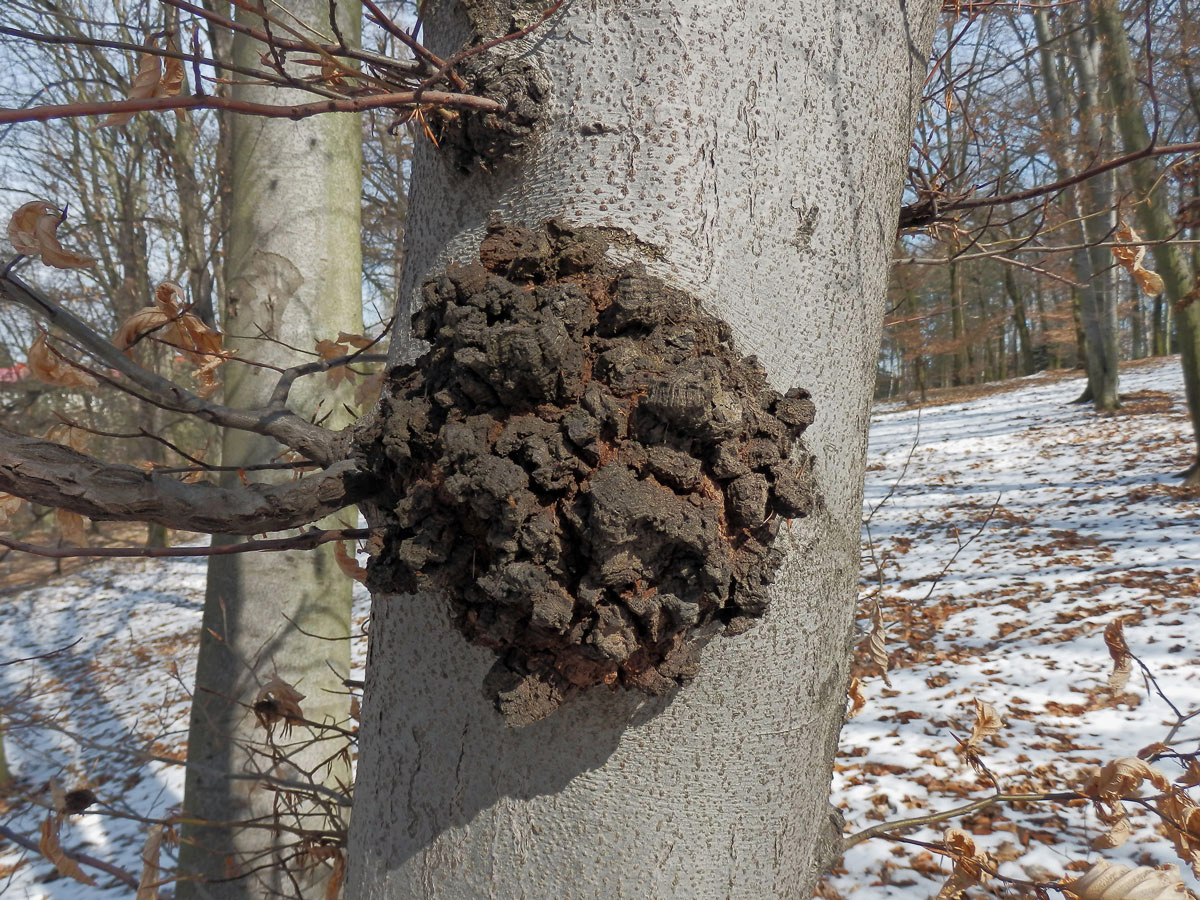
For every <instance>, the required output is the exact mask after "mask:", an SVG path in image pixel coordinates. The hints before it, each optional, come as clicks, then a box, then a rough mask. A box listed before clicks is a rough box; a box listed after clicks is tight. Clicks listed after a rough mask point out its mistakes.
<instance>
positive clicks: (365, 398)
mask: <svg viewBox="0 0 1200 900" xmlns="http://www.w3.org/2000/svg"><path fill="white" fill-rule="evenodd" d="M382 388H383V373H382V372H376V373H375V374H374V375H368V376H367V377H366V378H364V379H363V380H362V381H360V382H359V383H358V387H356V388H355V389H354V405H355V406H357V407H358V408H359V409H362V408H363V407H365V406H369V405H370V404H372V403H374V402H375V400H376V398H378V397H379V392H380V390H382Z"/></svg>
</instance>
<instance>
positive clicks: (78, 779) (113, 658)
mask: <svg viewBox="0 0 1200 900" xmlns="http://www.w3.org/2000/svg"><path fill="white" fill-rule="evenodd" d="M1081 390H1082V380H1081V379H1080V378H1078V377H1063V376H1061V375H1053V376H1049V375H1044V376H1033V377H1030V378H1026V379H1020V380H1017V381H1012V382H1008V383H1006V384H1004V385H1002V386H1000V387H999V388H997V387H996V386H989V387H988V388H987V390H985V391H980V392H978V394H976V395H974V396H961V395H959V396H955V397H952V398H941V401H947V400H949V401H950V402H939V399H938V398H936V397H933V398H931V401H932V402H931V403H929V404H927V405H925V406H924V407H923V408H919V409H918V408H916V407H908V406H904V405H899V404H887V405H882V406H880V407H878V408H877V409H876V411H875V413H874V415H873V418H872V425H871V443H870V450H869V471H868V475H867V488H866V498H865V501H864V517H867V518H869V523H870V524H869V529H864V544H863V548H864V554H863V576H862V595H863V598H864V604H863V608H862V610H861V615H860V619H859V625H860V628H861V629H862V630H863V632H864V633H865V631H866V630H867V629H869V627H870V626H869V609H870V604H871V603H872V602H873V600H874V598H876V597H878V599H879V600H880V601H881V608H882V613H883V620H884V622H885V624H886V626H887V630H886V634H887V641H886V649H887V651H888V653H889V656H890V671H889V673H888V679H889V681H890V684H888V683H885V682H884V680H883V678H882V677H881V676H880V671H879V669H878V667H877V666H875V665H874V664H873V663H871V662H870V661H869V660H868V658H867V656H866V655H865V653H862V652H860V654H859V656H860V657H861V658H860V660H859V662H857V663H856V666H855V672H856V675H857V677H858V679H859V688H858V691H859V692H860V693H861V695H862V696H863V698H865V700H864V702H862V703H861V706H860V708H858V709H857V710H856V712H855V714H854V716H853V717H852V718H850V719H849V721H848V723H847V726H846V728H845V729H844V731H843V733H842V740H841V747H840V750H839V754H838V759H837V763H836V771H835V775H834V802H835V803H836V804H837V805H839V806H841V807H842V808H843V810H844V812H845V815H846V820H847V831H846V833H847V834H854V833H857V832H859V831H861V830H862V829H865V828H869V827H871V826H875V825H879V824H880V823H882V822H891V821H896V820H900V819H905V818H909V817H919V816H925V815H929V814H930V813H935V812H938V811H942V810H947V809H950V808H954V807H957V806H961V805H964V804H967V803H970V802H972V801H974V800H978V799H982V798H985V797H987V796H988V795H989V794H990V793H992V792H993V791H994V788H993V787H992V785H991V784H990V782H989V781H988V780H987V778H986V777H985V776H982V775H980V774H978V773H977V772H976V771H975V770H973V769H972V768H971V767H970V766H969V765H967V764H966V763H965V762H964V761H963V760H962V759H961V758H960V757H959V756H958V755H957V754H956V753H955V747H956V746H957V745H958V739H960V738H966V736H967V735H968V734H970V732H971V727H972V723H973V721H974V718H975V712H974V710H975V706H974V703H973V701H974V700H975V699H978V700H981V701H984V702H986V703H989V704H992V705H993V706H994V707H995V708H996V710H997V711H998V713H999V715H1000V717H1001V719H1002V720H1003V726H1002V727H1001V728H1000V730H999V731H998V732H997V733H996V734H995V735H994V736H992V737H990V738H987V739H986V740H984V741H983V743H982V745H981V747H982V751H983V762H984V763H985V765H986V766H987V770H988V771H989V772H990V773H992V775H993V776H994V777H995V778H996V779H997V781H998V782H999V785H1000V788H1001V789H1002V790H1004V791H1008V792H1015V791H1029V792H1037V791H1053V790H1065V789H1070V788H1073V787H1076V786H1078V781H1077V776H1076V773H1077V772H1078V771H1079V770H1081V769H1083V768H1085V767H1087V766H1095V765H1100V764H1102V763H1105V762H1108V761H1110V760H1112V759H1115V758H1117V757H1122V756H1130V755H1134V754H1136V753H1137V751H1138V750H1139V749H1141V748H1143V747H1145V746H1147V745H1149V744H1151V743H1153V742H1155V741H1158V740H1161V739H1162V738H1163V737H1164V735H1165V734H1166V733H1167V731H1168V729H1169V728H1170V725H1171V724H1172V723H1173V722H1174V721H1175V719H1176V713H1175V712H1173V711H1172V709H1171V707H1170V706H1169V705H1168V704H1167V703H1166V702H1164V700H1163V699H1162V698H1161V697H1159V696H1157V695H1156V694H1155V692H1154V690H1153V689H1152V688H1151V687H1150V686H1149V683H1148V682H1146V681H1145V679H1143V678H1142V677H1140V675H1139V674H1138V673H1137V672H1135V675H1134V677H1133V678H1132V679H1130V681H1129V683H1128V685H1126V686H1125V688H1124V689H1123V691H1121V692H1120V693H1118V694H1114V693H1113V692H1112V691H1110V690H1109V689H1108V687H1107V679H1108V674H1109V671H1110V670H1111V667H1112V662H1111V659H1110V657H1109V653H1108V651H1107V649H1106V647H1105V643H1104V638H1103V632H1104V629H1105V626H1106V625H1108V624H1109V623H1110V622H1112V621H1113V620H1114V619H1116V618H1123V619H1124V622H1125V636H1126V639H1127V640H1128V643H1129V646H1130V649H1131V650H1132V652H1133V653H1134V654H1136V655H1137V657H1138V658H1139V659H1140V660H1141V661H1142V662H1143V663H1144V664H1145V665H1146V666H1147V667H1148V669H1149V671H1150V672H1151V673H1153V675H1154V676H1155V678H1157V681H1158V685H1159V687H1160V688H1161V690H1162V693H1163V694H1164V695H1165V697H1166V698H1167V699H1168V700H1170V701H1171V702H1172V703H1174V704H1175V706H1176V707H1178V709H1179V710H1180V711H1181V712H1183V713H1186V712H1188V711H1190V710H1192V709H1195V708H1196V707H1197V706H1198V705H1200V603H1197V600H1196V598H1197V596H1198V595H1200V568H1198V566H1197V561H1198V560H1200V494H1197V493H1196V492H1191V491H1187V490H1184V489H1182V488H1180V487H1179V486H1178V481H1177V480H1176V479H1175V477H1174V475H1175V473H1177V472H1179V471H1180V470H1182V469H1183V468H1184V467H1185V466H1186V465H1187V464H1188V462H1189V455H1190V453H1191V449H1192V441H1191V434H1190V428H1189V425H1188V421H1187V416H1186V410H1185V407H1184V405H1183V401H1182V381H1181V377H1180V373H1179V364H1178V361H1177V360H1174V359H1169V360H1159V361H1154V362H1151V363H1139V364H1133V365H1130V366H1128V367H1126V368H1124V369H1123V370H1122V391H1123V393H1124V394H1126V395H1127V400H1126V402H1125V404H1124V407H1123V409H1122V410H1121V411H1119V412H1118V413H1116V414H1113V415H1098V414H1096V413H1094V412H1092V411H1091V410H1090V409H1089V408H1087V407H1082V406H1078V405H1074V404H1072V403H1071V401H1072V400H1073V399H1074V398H1075V397H1077V396H1078V395H1079V393H1080V391H1081ZM22 565H23V563H22V561H21V560H20V559H18V558H17V557H16V555H15V554H14V555H10V556H9V557H6V558H5V559H4V560H2V561H0V648H2V649H0V717H2V718H0V721H2V722H3V724H4V728H5V730H6V733H5V735H4V742H5V746H6V748H7V751H8V758H9V762H10V764H11V766H12V768H13V769H14V771H15V773H16V775H17V780H16V788H15V789H14V790H12V791H10V792H9V794H8V795H7V796H6V797H0V824H3V825H4V826H6V827H7V828H9V829H12V830H13V831H14V832H17V833H19V834H22V835H26V836H28V837H31V838H32V839H33V840H34V841H36V840H37V839H38V837H39V833H38V828H39V825H40V824H41V822H42V821H43V820H44V819H45V818H46V812H45V807H44V805H43V806H38V805H36V803H38V802H40V803H42V804H46V803H48V802H49V801H50V793H49V789H48V787H47V784H48V782H49V780H50V779H51V778H52V777H54V778H56V779H57V780H58V782H59V783H61V784H62V785H63V786H64V787H67V788H71V787H75V786H80V785H86V786H87V787H89V788H91V789H92V790H94V791H95V792H96V794H98V795H99V797H100V800H101V805H102V806H103V807H104V814H95V813H91V812H89V813H85V814H83V815H79V816H75V817H72V819H71V821H70V822H69V823H68V824H66V825H64V827H63V832H62V843H63V845H64V846H65V847H67V848H68V849H72V850H79V851H82V852H85V853H88V854H90V855H92V856H95V857H99V858H102V859H105V860H107V861H109V862H111V863H114V864H116V865H118V866H120V867H122V868H124V869H126V870H127V871H130V872H133V873H135V874H136V873H138V872H140V869H141V864H140V860H139V854H140V851H141V847H142V844H143V842H144V840H145V826H144V825H143V824H142V823H141V822H140V821H139V819H140V818H142V817H147V816H156V815H163V814H166V813H168V812H169V811H170V810H171V809H172V808H174V807H176V806H177V805H178V804H179V802H180V800H181V797H182V784H183V773H182V768H181V766H180V765H179V762H178V761H179V760H180V759H181V758H182V754H183V746H184V739H185V736H186V728H187V712H188V705H189V689H190V686H191V683H192V677H193V667H194V649H195V641H196V632H197V629H198V626H199V621H200V607H201V602H202V599H203V595H204V562H203V560H199V559H175V560H156V561H150V560H145V561H131V560H114V561H103V562H95V563H90V564H88V565H80V566H76V567H73V568H72V569H71V570H70V571H68V572H65V573H64V574H61V575H42V574H41V573H39V577H40V578H42V579H43V580H41V581H40V583H36V584H32V585H31V584H26V583H21V582H22V578H21V575H22V574H24V573H23V571H14V570H21V567H22ZM356 597H357V607H356V618H357V620H358V621H359V622H362V621H364V620H365V617H366V614H367V608H366V597H365V594H364V593H363V592H361V591H359V592H358V593H357V594H356ZM365 650H366V647H365V639H360V640H358V641H356V644H355V647H354V658H355V660H356V663H355V664H356V666H358V667H359V668H361V665H362V661H363V659H364V657H365ZM53 651H58V652H53ZM47 653H51V654H52V655H50V656H47V657H45V658H42V659H36V660H31V661H20V660H21V658H23V657H31V656H39V655H43V654H47ZM351 677H361V674H354V673H352V674H351ZM1197 731H1200V728H1197V727H1195V722H1193V723H1192V727H1190V728H1188V727H1185V728H1184V731H1183V733H1182V736H1183V738H1187V737H1188V736H1189V735H1190V741H1191V745H1190V746H1189V747H1188V749H1195V743H1196V738H1197V735H1196V732H1197ZM147 753H149V754H151V755H152V756H153V757H154V759H153V760H148V757H147ZM1161 765H1162V767H1163V768H1164V770H1165V771H1167V772H1168V774H1170V775H1171V777H1174V776H1176V775H1177V774H1178V767H1172V766H1171V765H1169V764H1168V763H1162V764H1161ZM123 816H124V817H123ZM947 824H956V825H957V826H958V827H960V828H962V829H963V830H965V831H967V832H968V833H970V834H971V835H972V837H973V839H974V840H975V841H976V843H977V844H978V846H979V847H980V848H981V849H986V850H988V851H989V852H991V853H992V855H993V856H994V857H995V859H996V860H998V861H999V862H1000V863H1001V869H1000V871H1001V873H1002V874H1005V875H1008V876H1010V877H1013V878H1018V879H1025V880H1033V881H1040V880H1044V879H1046V878H1054V877H1057V876H1060V875H1062V874H1064V873H1068V874H1069V873H1077V872H1079V871H1081V870H1082V869H1085V868H1087V867H1088V865H1089V864H1090V863H1091V862H1092V861H1094V860H1095V859H1096V858H1098V853H1097V852H1096V851H1092V850H1090V849H1089V843H1090V841H1091V840H1092V839H1094V838H1095V837H1096V836H1097V835H1098V834H1101V833H1103V831H1104V828H1103V827H1102V826H1100V825H1099V823H1098V821H1097V819H1096V818H1095V816H1094V814H1093V813H1092V812H1091V811H1090V810H1089V809H1088V808H1087V807H1083V806H1063V805H1055V804H1052V803H1048V802H1039V803H1024V804H1019V805H1017V806H1012V805H997V806H992V807H988V808H986V809H983V810H982V811H979V812H976V813H974V814H973V815H970V816H967V817H965V818H959V819H957V820H955V822H953V823H938V824H935V825H931V826H928V827H922V828H911V829H909V830H907V831H904V832H902V835H903V837H905V838H906V839H909V840H911V841H916V842H918V843H899V842H896V841H893V840H889V839H884V838H874V839H872V840H868V841H864V842H862V843H859V844H857V845H856V846H855V847H854V848H853V849H851V850H850V851H849V852H848V853H847V854H846V856H845V858H844V859H843V861H842V863H841V865H840V867H839V868H838V869H836V870H835V872H834V873H833V874H832V875H831V876H830V877H829V878H827V879H826V881H825V883H824V884H823V886H822V895H823V896H825V897H828V898H835V897H838V898H845V900H867V898H905V900H918V898H920V900H924V898H929V897H932V896H934V895H935V894H936V893H937V892H938V889H939V887H940V886H941V884H942V883H943V882H944V881H945V879H946V876H947V874H948V871H949V866H948V865H946V864H943V863H941V862H940V861H939V860H940V858H939V857H938V856H936V855H935V854H933V853H931V852H930V850H928V849H926V848H925V847H923V846H921V843H930V842H936V841H938V840H940V838H941V836H942V833H943V830H944V828H945V827H946V826H947ZM1134 825H1135V828H1134V834H1133V836H1132V838H1131V839H1130V840H1129V841H1128V842H1127V843H1126V844H1125V845H1123V846H1122V847H1120V848H1117V849H1113V850H1106V851H1104V857H1105V858H1106V859H1111V860H1113V861H1114V862H1119V863H1124V864H1126V865H1138V864H1140V865H1146V864H1151V865H1156V864H1159V863H1166V862H1172V861H1175V859H1174V854H1173V852H1172V846H1171V844H1170V842H1169V841H1168V840H1166V839H1165V838H1164V837H1163V836H1162V835H1161V834H1159V833H1158V831H1157V830H1156V829H1155V827H1154V825H1153V823H1152V822H1151V821H1150V820H1149V819H1147V818H1146V817H1145V816H1139V815H1137V814H1135V815H1134ZM96 878H97V881H98V883H99V886H97V887H86V886H84V885H81V884H78V883H76V882H74V881H71V880H70V879H67V878H62V877H56V876H55V873H54V870H53V867H52V866H51V865H50V864H49V863H48V862H47V861H46V860H45V859H43V858H42V857H41V856H39V855H38V854H36V853H31V852H28V851H25V850H23V849H21V848H19V847H17V846H16V845H15V844H13V843H12V842H11V841H4V840H2V839H0V894H3V895H5V896H6V897H8V896H11V897H14V898H27V900H34V898H37V900H41V898H53V900H88V898H97V897H104V896H109V897H114V898H115V897H126V896H130V891H129V889H128V888H126V887H124V886H122V885H119V884H118V883H116V882H114V881H113V880H112V879H111V878H110V877H109V876H106V875H103V874H102V873H96ZM1189 883H1190V884H1192V885H1193V886H1194V885H1195V882H1194V881H1189ZM971 893H972V894H973V895H975V896H980V897H982V896H988V895H993V896H1012V897H1016V896H1029V895H1030V894H1029V892H1028V890H1025V889H1019V888H1005V887H1004V886H1003V885H1002V884H1000V883H998V882H991V883H990V885H989V886H988V887H987V888H982V889H981V888H973V889H972V891H971ZM1052 896H1057V895H1052ZM648 900H660V898H648ZM661 900H674V898H661Z"/></svg>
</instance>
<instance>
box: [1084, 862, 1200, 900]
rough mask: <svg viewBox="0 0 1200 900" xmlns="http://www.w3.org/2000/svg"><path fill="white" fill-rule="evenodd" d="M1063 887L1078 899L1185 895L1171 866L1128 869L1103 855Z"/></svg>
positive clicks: (1165, 899) (1154, 899) (1179, 898)
mask: <svg viewBox="0 0 1200 900" xmlns="http://www.w3.org/2000/svg"><path fill="white" fill-rule="evenodd" d="M1063 887H1065V888H1066V889H1067V890H1068V891H1070V892H1071V894H1073V895H1074V896H1075V897H1078V898H1079V900H1184V898H1185V897H1186V896H1187V894H1186V893H1185V892H1184V887H1183V882H1182V881H1181V880H1180V877H1179V870H1178V869H1177V868H1175V866H1167V867H1166V868H1165V869H1151V868H1150V867H1149V866H1138V867H1137V868H1136V869H1131V868H1129V867H1128V866H1118V865H1114V864H1113V863H1110V862H1108V861H1107V860H1104V859H1101V860H1097V862H1096V864H1095V865H1093V866H1092V867H1091V868H1090V869H1088V870H1087V871H1086V872H1084V873H1083V874H1082V875H1081V876H1079V877H1078V878H1076V879H1074V880H1072V881H1068V882H1066V883H1064V885H1063Z"/></svg>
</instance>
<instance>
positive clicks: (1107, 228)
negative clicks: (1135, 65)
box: [1033, 9, 1120, 409]
mask: <svg viewBox="0 0 1200 900" xmlns="http://www.w3.org/2000/svg"><path fill="white" fill-rule="evenodd" d="M1033 21H1034V28H1035V29H1036V32H1037V37H1038V44H1039V48H1038V58H1039V61H1040V63H1041V69H1042V82H1043V84H1044V85H1045V88H1046V100H1047V103H1048V104H1049V106H1050V114H1051V116H1052V117H1053V119H1054V122H1055V123H1056V124H1057V125H1058V127H1059V128H1060V129H1063V134H1062V136H1061V143H1062V145H1063V146H1062V148H1061V149H1060V151H1059V152H1058V153H1056V154H1055V155H1054V166H1055V174H1056V176H1057V177H1058V178H1059V179H1060V180H1061V179H1064V178H1067V177H1068V176H1070V175H1072V174H1074V172H1075V170H1076V168H1077V162H1076V160H1075V158H1074V157H1075V154H1073V153H1072V152H1071V151H1070V149H1069V143H1070V140H1069V135H1068V134H1067V130H1068V129H1069V121H1070V116H1069V112H1068V110H1067V101H1066V91H1065V89H1064V87H1063V84H1062V75H1061V73H1060V71H1059V66H1058V64H1057V61H1056V59H1055V53H1054V50H1053V48H1052V44H1053V41H1054V39H1055V38H1054V34H1053V29H1052V27H1051V23H1050V18H1049V14H1048V13H1047V12H1046V10H1044V9H1037V10H1034V14H1033ZM1075 34H1076V33H1075V32H1072V35H1073V37H1072V39H1071V46H1072V53H1073V57H1074V62H1075V70H1076V75H1077V77H1078V78H1079V79H1080V81H1081V82H1082V83H1083V84H1084V85H1090V88H1085V89H1084V96H1083V97H1081V100H1080V103H1079V109H1078V113H1079V120H1080V126H1081V128H1082V129H1083V132H1084V134H1085V135H1086V138H1085V145H1084V146H1085V147H1086V148H1089V149H1088V151H1087V152H1091V153H1095V152H1097V151H1098V150H1099V147H1100V143H1099V141H1100V135H1101V130H1100V123H1099V120H1098V116H1099V115H1100V111H1099V109H1098V102H1097V99H1096V91H1095V85H1096V75H1095V65H1094V60H1093V57H1092V55H1091V54H1092V49H1091V48H1090V46H1086V45H1085V42H1084V41H1083V40H1082V39H1080V38H1078V37H1074V35H1075ZM1094 180H1099V179H1094ZM1065 196H1066V205H1067V210H1066V212H1067V215H1068V216H1070V218H1071V219H1072V220H1073V221H1074V223H1075V229H1076V240H1075V243H1076V244H1078V248H1077V249H1076V250H1074V251H1073V253H1072V255H1071V263H1072V267H1073V269H1074V271H1075V280H1076V281H1077V282H1079V283H1080V284H1081V285H1083V287H1081V288H1080V289H1079V294H1078V296H1079V312H1080V320H1081V325H1082V329H1083V331H1082V333H1083V335H1084V340H1083V341H1081V342H1079V345H1080V357H1081V361H1082V362H1083V364H1084V368H1085V369H1086V371H1087V376H1088V387H1087V391H1086V393H1085V395H1084V396H1085V397H1087V398H1088V399H1090V400H1091V401H1092V402H1093V403H1094V405H1095V407H1096V409H1115V408H1116V407H1117V406H1118V405H1119V404H1120V398H1119V395H1118V365H1117V364H1118V353H1117V350H1118V348H1117V311H1116V297H1115V295H1114V294H1113V292H1112V290H1111V288H1110V287H1109V285H1111V282H1112V279H1111V278H1108V277H1107V275H1106V274H1105V270H1106V269H1108V268H1109V267H1110V266H1111V265H1112V257H1111V254H1110V253H1109V252H1108V251H1107V250H1105V249H1103V248H1099V247H1092V248H1091V249H1090V250H1089V249H1087V248H1088V246H1089V245H1091V244H1093V243H1096V242H1099V241H1103V240H1105V238H1107V237H1108V236H1109V235H1110V234H1111V232H1112V213H1111V211H1110V209H1109V207H1110V206H1111V204H1112V196H1111V191H1105V189H1104V188H1103V187H1102V186H1100V185H1091V186H1090V193H1089V196H1090V198H1091V201H1092V206H1093V210H1092V212H1091V213H1090V214H1089V213H1087V212H1086V211H1085V210H1084V209H1083V204H1082V203H1081V202H1080V197H1079V191H1078V190H1077V188H1076V187H1069V188H1067V190H1066V192H1065Z"/></svg>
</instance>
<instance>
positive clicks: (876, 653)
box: [865, 600, 891, 685]
mask: <svg viewBox="0 0 1200 900" xmlns="http://www.w3.org/2000/svg"><path fill="white" fill-rule="evenodd" d="M885 638H886V635H885V634H884V630H883V609H882V608H880V606H879V601H878V600H876V601H875V602H874V603H873V604H872V607H871V633H870V634H869V635H867V639H866V641H865V644H866V648H867V655H868V656H870V657H871V661H872V662H873V663H875V665H877V666H879V668H880V671H881V672H882V674H883V682H884V684H887V685H890V684H891V681H890V680H889V679H888V674H887V673H888V663H889V659H888V652H887V644H886V642H885Z"/></svg>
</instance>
